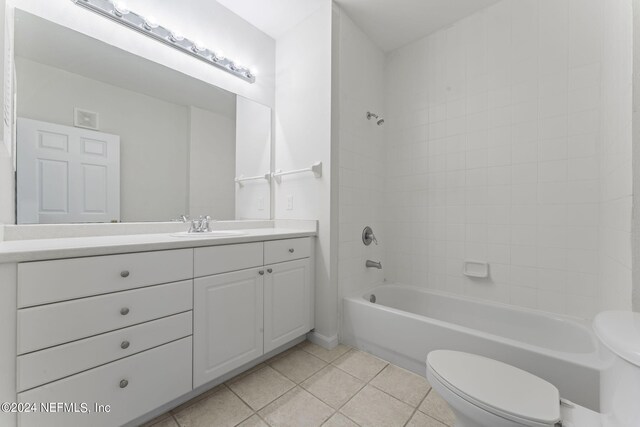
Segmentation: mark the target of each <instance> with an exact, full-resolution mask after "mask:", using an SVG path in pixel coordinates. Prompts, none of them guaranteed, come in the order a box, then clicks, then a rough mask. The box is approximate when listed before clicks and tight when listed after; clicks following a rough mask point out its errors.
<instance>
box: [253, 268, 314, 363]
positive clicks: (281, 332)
mask: <svg viewBox="0 0 640 427" xmlns="http://www.w3.org/2000/svg"><path fill="white" fill-rule="evenodd" d="M266 269H267V272H268V271H269V270H271V272H270V273H268V274H267V275H266V278H265V285H264V287H265V290H264V298H265V313H264V351H265V353H267V352H269V351H271V350H273V349H275V348H277V347H279V346H281V345H283V344H286V343H287V342H289V341H291V340H292V339H295V338H297V337H299V336H301V335H303V334H305V333H307V332H309V330H310V329H311V328H310V324H309V298H310V295H309V294H310V286H311V273H310V263H309V258H306V259H301V260H298V261H289V262H283V263H281V264H274V265H269V266H267V267H266Z"/></svg>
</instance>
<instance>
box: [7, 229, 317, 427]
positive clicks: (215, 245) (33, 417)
mask: <svg viewBox="0 0 640 427" xmlns="http://www.w3.org/2000/svg"><path fill="white" fill-rule="evenodd" d="M313 223H314V227H315V222H313ZM314 236H315V228H314V229H306V230H305V229H298V230H296V229H282V228H280V229H279V228H277V227H276V228H257V229H248V230H242V232H241V233H240V235H235V234H229V235H227V236H225V237H211V238H207V237H205V238H203V237H200V236H194V237H191V238H190V237H189V236H187V237H176V235H175V234H173V235H172V234H168V233H161V234H140V235H132V236H101V237H82V238H60V239H42V240H23V241H7V242H1V243H0V267H1V270H0V271H1V272H2V273H1V274H2V279H3V280H2V281H3V286H5V287H15V295H16V299H15V306H14V307H13V308H14V310H12V311H13V313H14V316H15V318H16V320H15V322H14V325H15V326H14V327H15V331H16V334H15V337H16V342H15V347H14V345H13V343H9V345H8V347H10V348H11V349H12V350H11V352H13V357H15V361H16V369H15V372H16V378H3V379H2V381H3V384H2V385H1V388H2V390H3V391H6V390H9V388H10V387H11V386H12V385H15V387H14V389H15V398H14V399H13V401H14V402H16V403H17V404H18V405H22V404H24V405H26V408H27V409H26V410H25V408H23V407H20V409H21V412H23V413H16V414H11V413H4V414H2V416H3V417H6V419H7V421H9V422H11V423H13V424H15V423H17V424H18V425H20V426H39V425H49V426H52V425H64V426H73V425H88V424H90V425H92V426H102V425H104V426H107V425H109V426H111V425H122V424H127V423H130V422H132V421H134V420H138V419H140V417H143V418H144V416H145V415H146V414H153V413H155V412H156V411H157V410H159V409H160V408H162V409H163V410H166V409H168V408H170V407H172V406H176V405H177V404H179V403H181V402H182V401H184V400H186V399H188V398H191V397H193V396H194V395H195V394H198V393H201V392H203V391H205V390H207V389H209V388H211V387H213V386H215V385H217V384H219V383H220V382H222V381H224V380H226V379H227V378H229V377H230V376H231V375H235V374H237V373H239V372H241V371H242V370H244V369H247V368H249V367H251V366H252V365H255V364H257V363H259V362H260V361H261V360H264V358H266V357H270V356H271V355H272V354H275V353H276V352H279V351H282V350H283V349H285V348H287V347H288V346H291V345H294V344H295V343H297V342H299V341H300V340H301V339H303V338H304V336H305V334H306V333H307V332H309V331H310V330H311V329H313V327H314V290H313V282H314V279H313V277H314V267H313V265H314V243H315V242H314V241H315V237H314ZM29 247H31V249H32V250H31V251H27V248H29ZM79 252H82V255H80V256H78V254H79ZM83 255H84V256H83ZM12 281H13V283H11V282H12ZM5 305H6V303H5ZM6 315H7V314H6V313H5V314H3V316H6ZM8 352H9V351H8V350H7V349H5V350H3V358H4V357H5V356H6V355H7V353H8ZM5 372H11V371H5ZM11 383H13V384H11ZM5 395H6V393H5ZM5 399H6V398H5ZM10 400H11V399H10ZM42 404H45V406H46V408H48V409H49V410H50V412H58V413H55V414H52V413H46V412H43V407H42ZM59 404H65V405H72V406H71V407H69V406H67V407H60V406H58V405H59ZM31 405H35V406H31ZM51 405H53V407H51ZM25 412H27V413H25ZM28 412H32V413H28ZM84 412H90V413H84ZM11 416H13V417H14V418H13V419H11V418H10V417H11ZM2 421H3V422H2V425H5V422H4V418H3V419H2Z"/></svg>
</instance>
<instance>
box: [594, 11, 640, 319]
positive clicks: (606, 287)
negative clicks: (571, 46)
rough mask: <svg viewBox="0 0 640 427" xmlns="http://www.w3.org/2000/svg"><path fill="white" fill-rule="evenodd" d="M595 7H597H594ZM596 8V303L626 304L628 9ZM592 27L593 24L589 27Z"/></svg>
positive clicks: (626, 306)
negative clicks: (599, 21) (598, 83)
mask: <svg viewBox="0 0 640 427" xmlns="http://www.w3.org/2000/svg"><path fill="white" fill-rule="evenodd" d="M597 12H600V11H597ZM601 13H602V18H601V19H602V22H603V29H602V45H603V46H604V49H603V56H602V101H601V111H602V115H601V126H602V147H601V152H600V175H601V177H600V241H599V247H600V257H599V259H600V280H599V283H600V289H599V293H598V295H599V297H600V304H599V308H600V309H603V310H606V309H613V310H615V309H626V310H630V309H631V307H632V280H631V259H632V258H631V215H632V204H633V189H632V182H633V177H632V175H633V173H632V166H633V158H632V156H633V144H632V134H631V131H632V105H633V81H632V73H633V11H632V7H631V0H611V1H608V2H606V7H604V8H603V10H602V11H601ZM589 31H593V29H589Z"/></svg>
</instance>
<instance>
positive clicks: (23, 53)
mask: <svg viewBox="0 0 640 427" xmlns="http://www.w3.org/2000/svg"><path fill="white" fill-rule="evenodd" d="M15 52H16V56H17V57H22V58H26V59H30V60H32V61H36V62H39V63H41V64H45V65H49V66H51V67H55V68H59V69H62V70H65V71H68V72H70V73H74V74H78V75H81V76H84V77H88V78H91V79H94V80H98V81H101V82H103V83H107V84H110V85H113V86H118V87H121V88H124V89H128V90H131V91H134V92H138V93H142V94H145V95H148V96H152V97H154V98H159V99H163V100H165V101H168V102H171V103H174V104H178V105H186V106H189V105H193V106H195V107H199V108H203V109H205V110H209V111H212V112H216V113H219V114H225V115H228V116H232V117H235V105H236V104H235V102H236V96H235V94H233V93H231V92H227V91H226V90H223V89H220V88H218V87H216V86H213V85H210V84H208V83H205V82H203V81H201V80H197V79H194V78H192V77H189V76H187V75H186V74H182V73H180V72H178V71H175V70H172V69H171V68H167V67H165V66H163V65H160V64H157V63H155V62H152V61H149V60H147V59H144V58H141V57H139V56H137V55H133V54H131V53H129V52H125V51H124V50H121V49H118V48H116V47H114V46H111V45H109V44H107V43H104V42H102V41H100V40H96V39H94V38H91V37H89V36H86V35H84V34H81V33H78V32H76V31H73V30H71V29H69V28H66V27H63V26H60V25H58V24H55V23H53V22H50V21H47V20H45V19H42V18H40V17H37V16H34V15H31V14H29V13H27V12H23V11H21V10H16V16H15ZM18 78H20V76H18Z"/></svg>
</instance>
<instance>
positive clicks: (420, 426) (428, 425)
mask: <svg viewBox="0 0 640 427" xmlns="http://www.w3.org/2000/svg"><path fill="white" fill-rule="evenodd" d="M407 427H447V426H446V425H445V424H442V423H441V422H440V421H437V420H435V419H433V418H431V417H430V416H428V415H425V414H423V413H422V412H420V411H416V413H415V414H413V417H411V419H410V420H409V422H408V423H407Z"/></svg>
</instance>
